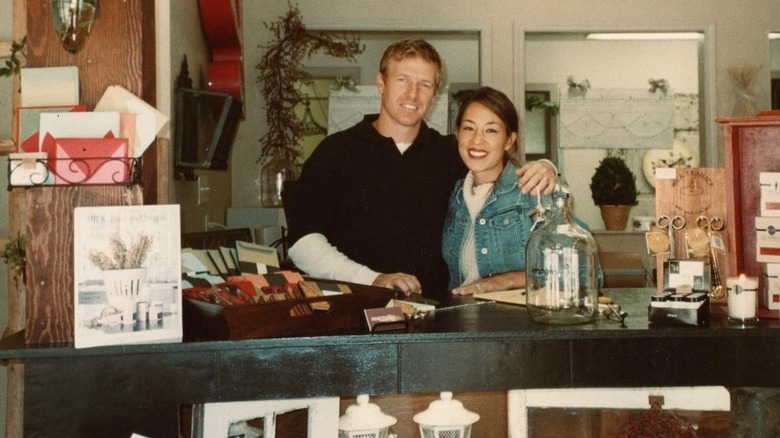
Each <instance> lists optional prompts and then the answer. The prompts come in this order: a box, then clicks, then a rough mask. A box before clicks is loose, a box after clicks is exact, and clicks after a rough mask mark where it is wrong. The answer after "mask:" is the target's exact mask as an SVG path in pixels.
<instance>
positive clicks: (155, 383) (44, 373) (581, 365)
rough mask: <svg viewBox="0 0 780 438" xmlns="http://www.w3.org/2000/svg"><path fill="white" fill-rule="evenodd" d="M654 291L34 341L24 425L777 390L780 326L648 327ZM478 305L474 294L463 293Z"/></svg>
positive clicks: (718, 316)
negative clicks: (214, 334) (227, 333)
mask: <svg viewBox="0 0 780 438" xmlns="http://www.w3.org/2000/svg"><path fill="white" fill-rule="evenodd" d="M649 293H650V291H649V290H644V289H637V290H607V294H608V295H612V296H613V298H614V299H615V301H616V302H618V303H619V304H621V305H623V307H624V308H625V309H626V310H627V311H628V313H629V316H628V319H627V327H625V328H622V327H621V326H620V324H619V323H618V322H617V321H615V320H600V321H599V322H598V323H595V324H590V325H581V326H570V327H551V326H542V325H539V324H535V323H534V322H533V321H531V320H530V318H529V317H528V315H527V313H526V310H525V308H522V307H514V306H509V305H503V304H496V303H487V304H479V305H471V306H464V307H458V308H455V309H451V310H445V311H438V312H436V313H435V314H433V315H429V316H427V317H425V318H423V319H422V320H419V321H417V322H416V323H415V324H413V326H412V327H411V329H410V333H387V334H376V335H366V334H355V335H339V336H318V337H305V338H274V339H257V340H248V341H215V342H198V343H182V344H159V345H133V346H115V347H101V348H91V349H82V350H75V349H73V348H71V347H58V348H28V347H25V346H24V336H23V334H20V335H16V336H13V337H11V338H7V339H5V340H3V341H2V342H0V359H20V360H22V361H24V363H25V364H26V366H25V435H26V436H129V435H130V432H136V433H140V434H143V435H149V436H160V437H161V436H176V433H177V421H178V420H177V415H178V410H179V405H181V404H188V403H201V402H216V401H232V400H253V399H273V398H297V397H311V396H339V395H354V394H360V393H367V394H399V393H431V392H438V391H442V390H448V391H456V392H460V391H489V390H490V391H495V390H508V389H516V388H560V387H573V388H576V387H632V386H690V385H723V386H727V387H765V388H778V387H780V373H778V372H777V370H778V367H780V323H778V321H777V320H776V319H773V320H768V319H767V320H763V321H761V322H760V324H759V326H758V327H755V328H740V327H735V326H732V325H730V324H729V323H728V321H727V320H726V318H725V315H723V314H722V313H720V312H718V311H717V309H714V311H713V313H714V315H713V320H712V323H711V325H710V327H707V328H696V327H650V326H649V325H648V322H647V309H646V306H647V303H648V302H649V298H648V294H649ZM461 303H473V301H472V300H471V299H470V298H466V299H463V300H462V301H461V302H459V303H450V304H461Z"/></svg>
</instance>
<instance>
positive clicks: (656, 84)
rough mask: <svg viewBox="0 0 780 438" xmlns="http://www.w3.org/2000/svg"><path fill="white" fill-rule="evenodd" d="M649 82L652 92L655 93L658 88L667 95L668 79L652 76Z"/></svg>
mask: <svg viewBox="0 0 780 438" xmlns="http://www.w3.org/2000/svg"><path fill="white" fill-rule="evenodd" d="M647 82H648V83H649V84H650V90H648V91H650V92H651V93H655V92H656V90H661V92H662V93H663V94H664V96H666V92H667V91H669V82H668V81H667V80H666V79H653V78H650V79H648V80H647Z"/></svg>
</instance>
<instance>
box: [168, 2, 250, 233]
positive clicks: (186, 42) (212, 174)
mask: <svg viewBox="0 0 780 438" xmlns="http://www.w3.org/2000/svg"><path fill="white" fill-rule="evenodd" d="M156 11H157V14H158V20H162V21H167V22H168V23H170V27H169V28H168V32H161V35H159V36H158V38H159V39H161V40H162V41H159V42H158V45H157V46H158V47H157V49H158V58H162V59H158V65H160V69H159V71H158V87H159V89H160V90H161V91H160V92H158V96H160V98H159V99H158V105H159V106H160V109H161V110H162V111H163V112H165V113H166V114H169V115H171V116H172V119H171V120H172V124H171V126H173V121H174V119H175V116H176V109H175V95H173V94H172V92H173V90H174V89H175V83H176V78H177V77H178V75H179V73H180V72H181V64H182V60H183V59H184V56H185V55H186V57H187V65H188V67H189V72H190V78H191V79H192V86H193V88H200V89H205V88H207V86H206V85H207V80H208V79H207V74H206V71H207V70H206V69H207V65H208V62H209V59H210V58H209V49H208V42H207V41H206V40H205V37H204V36H203V32H202V31H201V26H200V16H199V11H198V3H197V2H195V1H188V2H174V5H173V6H171V5H170V1H169V0H158V2H157V10H156ZM166 45H167V47H166ZM166 55H167V58H166ZM163 135H169V136H170V138H171V140H172V141H171V145H170V147H171V150H172V148H173V141H175V138H174V136H173V134H172V133H171V132H170V131H168V132H166V133H164V134H163ZM244 149H246V148H244ZM168 171H169V172H171V175H173V166H171V168H170V169H168ZM195 172H196V174H197V175H198V176H199V177H201V176H205V178H200V181H185V180H177V179H175V178H173V177H172V178H171V181H172V182H173V187H171V193H172V199H174V200H175V201H174V202H176V203H179V204H181V206H182V208H181V219H182V223H181V226H182V232H193V231H204V230H205V229H206V224H207V223H211V222H216V223H219V224H224V223H225V211H226V210H227V208H228V207H229V206H230V202H231V174H230V172H229V171H225V172H222V171H209V170H197V171H195ZM199 185H200V186H207V187H208V192H209V196H208V201H206V202H201V203H199V202H198V191H199Z"/></svg>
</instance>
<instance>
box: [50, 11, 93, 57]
mask: <svg viewBox="0 0 780 438" xmlns="http://www.w3.org/2000/svg"><path fill="white" fill-rule="evenodd" d="M96 14H97V0H51V15H52V19H53V20H54V29H55V30H56V31H57V35H59V37H60V42H61V43H62V47H63V48H65V50H67V51H68V52H71V53H76V52H78V51H79V49H81V47H82V46H83V45H84V42H85V41H86V40H87V37H89V33H90V32H91V31H92V23H93V22H94V21H95V16H96Z"/></svg>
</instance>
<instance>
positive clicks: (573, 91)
mask: <svg viewBox="0 0 780 438" xmlns="http://www.w3.org/2000/svg"><path fill="white" fill-rule="evenodd" d="M566 83H567V84H569V97H585V95H586V94H587V93H588V89H589V88H590V81H588V80H587V79H585V80H584V81H582V82H579V83H577V82H574V78H573V77H571V76H569V77H568V78H567V79H566Z"/></svg>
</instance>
